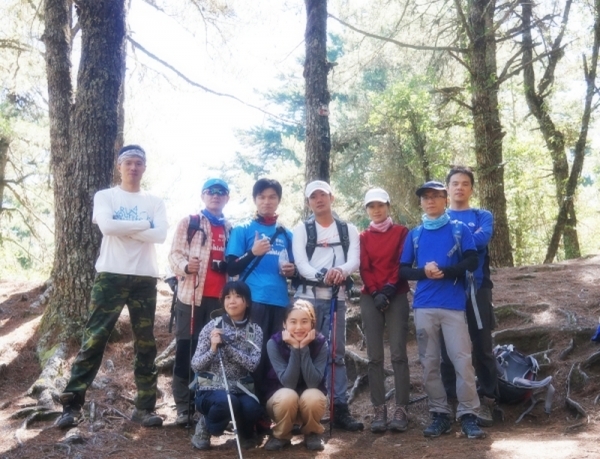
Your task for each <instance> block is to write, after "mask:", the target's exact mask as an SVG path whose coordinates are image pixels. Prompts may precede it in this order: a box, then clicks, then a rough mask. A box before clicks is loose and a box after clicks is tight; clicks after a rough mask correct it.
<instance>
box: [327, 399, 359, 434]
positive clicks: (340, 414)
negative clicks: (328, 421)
mask: <svg viewBox="0 0 600 459" xmlns="http://www.w3.org/2000/svg"><path fill="white" fill-rule="evenodd" d="M333 410H334V415H333V426H334V427H339V428H340V429H344V430H347V431H349V432H356V431H357V430H363V429H364V428H365V425H364V424H363V423H362V422H359V421H357V420H356V419H354V418H353V417H352V415H351V414H350V410H349V409H348V405H346V404H345V403H344V404H342V403H335V404H334V405H333Z"/></svg>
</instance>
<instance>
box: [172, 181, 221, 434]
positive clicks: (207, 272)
mask: <svg viewBox="0 0 600 459" xmlns="http://www.w3.org/2000/svg"><path fill="white" fill-rule="evenodd" d="M202 202H203V203H204V206H205V207H204V209H203V210H202V211H201V212H200V214H198V215H190V216H187V217H185V218H183V219H182V220H181V221H180V222H179V224H178V225H177V230H176V231H175V236H174V237H173V244H172V245H171V252H170V253H169V263H170V265H171V269H172V270H173V272H174V273H175V275H176V276H177V277H178V287H177V303H176V304H175V323H176V328H175V339H176V346H177V347H176V351H175V365H174V367H173V382H172V389H173V398H174V400H175V406H176V409H177V419H176V423H177V424H178V425H185V424H186V423H187V422H188V419H189V417H190V414H191V412H190V410H193V409H194V408H193V405H192V406H190V405H189V403H190V389H189V387H188V385H189V383H190V361H191V356H190V339H191V340H192V343H191V345H192V349H196V345H197V343H198V334H199V333H200V330H202V328H203V327H204V326H205V325H206V324H207V323H208V322H209V321H210V313H211V312H213V311H214V310H215V309H218V308H219V307H220V305H219V296H220V294H221V290H222V289H223V286H224V285H225V282H226V281H227V265H226V263H225V256H224V254H225V246H226V244H227V240H228V239H229V232H230V230H231V225H230V224H229V222H228V221H227V220H225V217H224V216H223V208H224V207H225V205H226V204H227V203H228V202H229V187H228V186H227V183H225V182H224V181H223V180H221V179H218V178H211V179H209V180H207V181H206V182H205V183H204V185H203V186H202ZM192 303H193V305H194V307H195V309H194V333H193V336H190V323H191V311H192Z"/></svg>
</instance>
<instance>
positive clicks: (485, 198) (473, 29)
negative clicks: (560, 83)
mask: <svg viewBox="0 0 600 459" xmlns="http://www.w3.org/2000/svg"><path fill="white" fill-rule="evenodd" d="M455 3H456V5H457V10H458V14H459V17H460V18H461V19H462V21H463V27H464V29H465V33H466V36H467V37H468V42H469V47H468V51H467V61H468V70H469V72H468V73H469V78H470V83H471V110H472V114H473V131H474V135H475V158H476V161H477V176H478V187H479V196H480V200H481V205H482V207H485V208H486V209H488V210H490V211H491V212H492V213H493V214H494V237H493V239H492V242H491V244H490V258H491V260H492V263H493V264H494V265H497V266H513V264H514V262H513V256H512V249H511V246H510V237H509V228H508V218H507V215H506V196H505V194H504V162H503V159H502V137H504V132H503V131H502V124H501V122H500V109H499V106H498V89H499V85H500V79H499V78H498V73H497V63H496V25H495V24H494V14H495V12H496V1H495V0H468V1H467V10H466V15H465V14H463V11H462V8H461V5H460V2H459V1H458V0H457V1H456V2H455Z"/></svg>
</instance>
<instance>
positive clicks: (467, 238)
mask: <svg viewBox="0 0 600 459" xmlns="http://www.w3.org/2000/svg"><path fill="white" fill-rule="evenodd" d="M461 225H462V237H461V246H462V247H461V251H462V253H465V252H466V251H467V250H477V247H475V241H474V239H473V236H472V235H471V230H469V227H468V226H467V225H465V224H464V223H461Z"/></svg>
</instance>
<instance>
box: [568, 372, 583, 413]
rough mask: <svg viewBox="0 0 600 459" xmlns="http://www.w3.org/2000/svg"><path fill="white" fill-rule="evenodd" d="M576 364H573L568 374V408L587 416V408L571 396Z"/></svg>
mask: <svg viewBox="0 0 600 459" xmlns="http://www.w3.org/2000/svg"><path fill="white" fill-rule="evenodd" d="M574 369H575V364H573V365H571V370H570V371H569V375H568V376H567V396H566V397H565V403H566V405H567V407H568V408H570V409H572V410H574V411H576V412H577V413H578V414H579V415H581V416H583V417H585V418H587V412H586V411H585V409H584V408H583V407H582V406H581V405H580V404H579V403H577V402H576V401H575V400H573V399H572V398H571V382H572V378H573V374H574Z"/></svg>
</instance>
